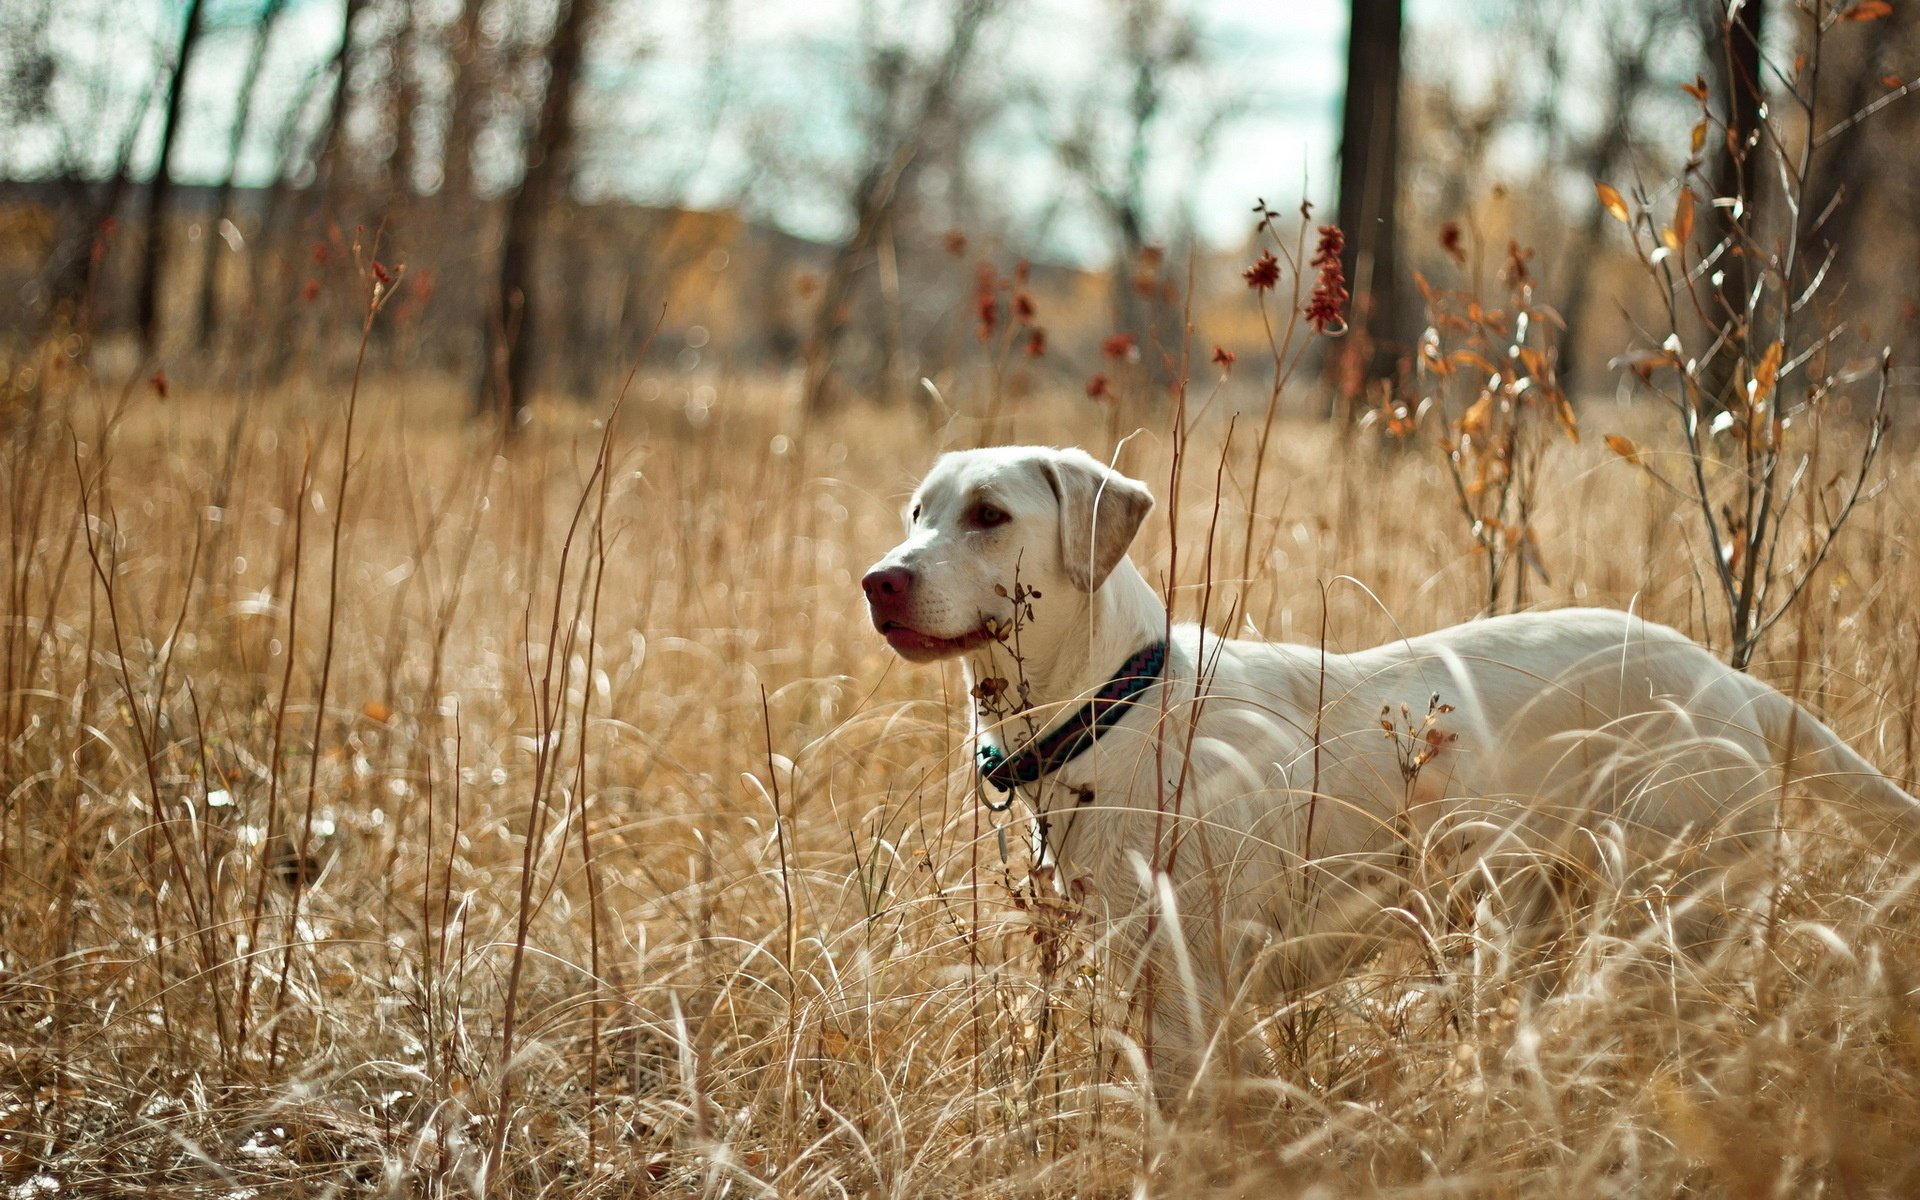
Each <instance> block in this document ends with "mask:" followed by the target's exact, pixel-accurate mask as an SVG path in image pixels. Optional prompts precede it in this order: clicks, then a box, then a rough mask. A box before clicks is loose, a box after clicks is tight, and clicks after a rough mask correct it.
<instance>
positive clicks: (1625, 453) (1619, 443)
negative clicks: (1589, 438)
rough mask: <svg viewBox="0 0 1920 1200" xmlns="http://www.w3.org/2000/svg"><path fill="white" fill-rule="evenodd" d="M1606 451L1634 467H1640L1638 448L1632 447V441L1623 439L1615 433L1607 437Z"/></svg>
mask: <svg viewBox="0 0 1920 1200" xmlns="http://www.w3.org/2000/svg"><path fill="white" fill-rule="evenodd" d="M1607 449H1609V450H1611V451H1613V452H1614V453H1615V454H1618V455H1619V456H1620V457H1621V458H1624V459H1626V460H1627V461H1628V462H1630V463H1632V464H1633V465H1634V466H1636V467H1637V466H1639V465H1640V447H1638V446H1636V445H1634V444H1633V439H1631V438H1624V437H1621V436H1620V435H1619V434H1617V433H1610V434H1608V435H1607Z"/></svg>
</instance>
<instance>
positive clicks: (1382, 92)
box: [1339, 0, 1406, 374]
mask: <svg viewBox="0 0 1920 1200" xmlns="http://www.w3.org/2000/svg"><path fill="white" fill-rule="evenodd" d="M1351 11H1352V17H1351V26H1350V28H1349V30H1348V34H1347V85H1346V103H1345V105H1344V107H1343V110H1342V113H1341V118H1340V208H1339V214H1340V215H1339V220H1340V227H1341V228H1342V229H1344V230H1345V231H1346V234H1347V246H1346V254H1345V258H1346V261H1345V263H1344V264H1343V265H1344V266H1345V268H1346V272H1347V279H1348V280H1349V284H1348V286H1349V287H1350V288H1351V289H1352V291H1353V312H1354V324H1355V326H1356V327H1357V328H1359V329H1361V330H1362V331H1364V332H1365V333H1367V334H1369V335H1371V337H1372V338H1373V341H1374V344H1375V345H1376V346H1379V347H1380V348H1381V349H1380V350H1378V351H1376V353H1375V354H1374V361H1373V362H1371V363H1369V364H1367V370H1368V372H1369V373H1370V374H1380V373H1383V372H1385V371H1388V370H1391V364H1392V363H1393V361H1394V359H1395V358H1396V357H1397V352H1396V346H1395V343H1396V342H1400V341H1404V340H1406V339H1405V329H1404V328H1403V320H1402V313H1401V306H1400V304H1398V303H1397V297H1398V291H1397V289H1398V286H1399V285H1398V280H1397V278H1396V275H1397V273H1398V266H1399V262H1398V250H1399V244H1398V236H1399V235H1398V229H1397V228H1396V224H1395V221H1394V215H1395V208H1396V205H1397V202H1398V200H1399V194H1400V187H1399V183H1400V37H1401V27H1402V19H1401V10H1400V0H1352V10H1351Z"/></svg>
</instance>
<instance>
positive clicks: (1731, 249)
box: [1703, 0, 1766, 404]
mask: <svg viewBox="0 0 1920 1200" xmlns="http://www.w3.org/2000/svg"><path fill="white" fill-rule="evenodd" d="M1706 4H1707V12H1706V14H1705V22H1704V26H1705V28H1704V32H1705V34H1706V46H1707V60H1708V68H1709V69H1708V74H1707V78H1708V79H1710V80H1712V81H1713V92H1714V96H1715V98H1716V99H1717V101H1718V102H1719V105H1720V109H1721V118H1722V120H1723V121H1724V123H1725V127H1726V137H1725V140H1724V141H1723V142H1722V143H1721V144H1720V145H1719V146H1718V147H1717V148H1716V149H1715V150H1714V156H1713V165H1712V175H1711V177H1710V182H1711V184H1712V187H1713V196H1714V199H1716V200H1726V199H1733V200H1735V201H1737V203H1733V204H1718V203H1716V204H1714V205H1713V212H1714V214H1715V216H1716V217H1717V218H1718V225H1719V228H1718V229H1716V230H1714V235H1715V237H1716V238H1717V239H1718V240H1719V241H1720V243H1721V245H1722V252H1721V258H1720V260H1719V262H1718V263H1717V264H1716V265H1715V269H1716V272H1717V273H1718V275H1719V277H1720V284H1719V287H1718V288H1717V289H1716V295H1715V296H1714V300H1713V304H1714V311H1713V312H1712V313H1711V314H1710V315H1711V317H1712V319H1713V320H1715V321H1718V322H1720V324H1721V327H1722V328H1730V329H1731V330H1732V331H1733V337H1732V338H1731V339H1730V340H1729V343H1728V344H1727V345H1725V346H1723V347H1721V349H1720V352H1719V353H1717V354H1715V355H1713V356H1712V358H1710V359H1709V360H1708V361H1707V363H1706V364H1705V367H1704V370H1703V375H1704V376H1705V387H1706V389H1707V395H1708V396H1709V397H1711V398H1713V400H1714V402H1715V403H1719V404H1724V403H1726V401H1727V399H1728V395H1729V392H1730V391H1731V389H1732V388H1734V387H1735V386H1737V385H1738V380H1737V378H1736V376H1737V374H1738V373H1737V372H1736V370H1735V366H1736V364H1737V363H1738V362H1739V360H1740V359H1741V358H1742V357H1743V356H1744V355H1745V354H1746V353H1749V352H1750V351H1749V350H1747V349H1742V348H1741V347H1743V346H1744V343H1745V341H1746V337H1747V327H1748V325H1749V324H1750V323H1751V322H1752V319H1753V316H1754V312H1753V306H1754V303H1755V296H1754V286H1755V283H1756V280H1755V277H1754V273H1753V267H1752V263H1751V260H1750V258H1749V254H1750V252H1751V241H1752V233H1751V230H1752V229H1753V228H1754V227H1755V224H1756V221H1755V217H1756V214H1757V211H1758V209H1759V199H1760V197H1759V182H1760V178H1759V172H1758V170H1757V169H1756V167H1757V165H1758V164H1757V162H1756V159H1757V157H1758V155H1759V152H1760V119H1761V118H1760V110H1761V107H1762V106H1763V105H1764V103H1765V101H1766V83H1765V80H1764V79H1763V78H1762V77H1761V74H1760V69H1761V68H1760V39H1761V37H1762V34H1763V32H1764V24H1763V20H1764V15H1765V12H1766V9H1765V6H1764V4H1763V3H1761V0H1744V2H1743V0H1731V5H1729V4H1728V3H1726V2H1725V0H1706Z"/></svg>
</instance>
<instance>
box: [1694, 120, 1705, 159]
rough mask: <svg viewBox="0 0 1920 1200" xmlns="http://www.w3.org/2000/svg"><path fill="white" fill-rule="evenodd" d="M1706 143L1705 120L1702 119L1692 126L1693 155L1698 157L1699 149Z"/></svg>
mask: <svg viewBox="0 0 1920 1200" xmlns="http://www.w3.org/2000/svg"><path fill="white" fill-rule="evenodd" d="M1706 144H1707V122H1706V121H1705V119H1702V120H1701V121H1700V123H1699V124H1697V125H1695V126H1694V127H1693V148H1692V151H1691V153H1692V154H1693V157H1695V158H1699V157H1700V151H1701V150H1702V149H1704V148H1705V147H1706Z"/></svg>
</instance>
